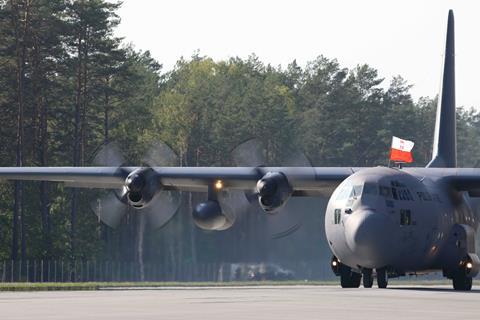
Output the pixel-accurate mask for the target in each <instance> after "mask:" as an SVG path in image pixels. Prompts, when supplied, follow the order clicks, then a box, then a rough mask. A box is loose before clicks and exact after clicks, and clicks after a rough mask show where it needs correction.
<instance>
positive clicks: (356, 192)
mask: <svg viewBox="0 0 480 320" xmlns="http://www.w3.org/2000/svg"><path fill="white" fill-rule="evenodd" d="M362 190H363V186H362V185H356V186H353V188H352V192H351V193H350V198H360V197H361V196H362Z"/></svg>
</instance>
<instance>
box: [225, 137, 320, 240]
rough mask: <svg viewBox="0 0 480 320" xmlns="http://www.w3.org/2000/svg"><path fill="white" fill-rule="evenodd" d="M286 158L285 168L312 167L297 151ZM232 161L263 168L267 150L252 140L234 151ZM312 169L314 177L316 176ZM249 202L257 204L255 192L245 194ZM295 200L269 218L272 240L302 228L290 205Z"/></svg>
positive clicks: (260, 143)
mask: <svg viewBox="0 0 480 320" xmlns="http://www.w3.org/2000/svg"><path fill="white" fill-rule="evenodd" d="M286 154H287V156H286V158H285V159H284V160H283V161H281V163H282V165H283V166H287V167H312V164H311V162H310V160H309V159H308V158H307V157H306V155H305V154H304V153H303V152H299V151H296V150H293V151H290V152H287V153H286ZM232 159H233V161H234V162H235V164H236V165H237V166H242V167H243V166H245V167H246V166H250V167H261V166H264V165H265V164H266V163H267V161H266V157H265V148H264V146H263V144H262V142H261V141H260V140H259V139H256V138H255V139H250V140H247V141H245V142H244V143H242V144H240V145H239V146H238V147H236V148H235V149H233V151H232ZM314 173H315V172H314V169H313V167H312V176H314ZM244 196H245V197H246V199H247V201H248V202H250V203H256V202H257V201H258V196H257V194H256V193H255V191H247V192H245V193H244ZM292 200H293V199H289V200H288V202H287V203H286V204H285V206H284V207H283V208H281V209H280V210H279V212H278V213H276V214H274V215H271V216H269V218H268V221H269V222H268V224H267V230H268V233H269V235H270V237H271V238H272V239H281V238H285V237H288V236H290V235H291V234H293V233H295V232H296V231H298V230H299V229H301V227H302V222H301V219H300V217H299V215H298V214H297V212H294V211H297V210H292V208H293V207H295V206H294V205H293V206H292V203H290V202H291V201H292Z"/></svg>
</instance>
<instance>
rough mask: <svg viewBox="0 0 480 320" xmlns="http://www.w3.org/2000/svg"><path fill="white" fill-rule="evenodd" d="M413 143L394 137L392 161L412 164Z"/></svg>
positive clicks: (391, 151)
mask: <svg viewBox="0 0 480 320" xmlns="http://www.w3.org/2000/svg"><path fill="white" fill-rule="evenodd" d="M413 146H414V143H413V141H409V140H404V139H400V138H398V137H392V147H391V148H390V160H391V161H397V162H406V163H412V162H413V156H412V149H413Z"/></svg>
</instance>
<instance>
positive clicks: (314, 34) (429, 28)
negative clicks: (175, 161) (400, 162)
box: [116, 0, 480, 109]
mask: <svg viewBox="0 0 480 320" xmlns="http://www.w3.org/2000/svg"><path fill="white" fill-rule="evenodd" d="M449 9H453V10H454V14H455V29H456V30H455V34H456V54H455V55H456V72H457V74H456V88H457V96H456V98H457V106H464V107H467V108H469V107H476V108H479V109H480V94H479V92H478V91H480V90H479V89H480V79H479V75H478V73H479V71H480V59H479V57H480V34H479V31H480V1H476V0H456V1H452V0H436V1H433V0H402V1H388V0H362V1H359V0H357V1H355V0H335V1H333V0H331V1H321V0H316V1H315V0H295V1H291V0H276V1H274V0H241V1H238V0H236V1H234V0H223V1H222V0H201V1H199V0H161V1H160V0H123V6H122V7H121V9H120V10H119V11H118V14H119V16H120V18H121V20H122V22H121V24H120V26H119V27H118V28H117V30H116V35H117V36H121V37H124V40H125V41H126V42H129V43H132V44H133V45H134V46H135V48H136V49H137V50H143V51H145V50H149V51H150V52H151V53H152V56H153V57H154V58H155V59H157V60H158V61H159V62H160V63H162V64H163V66H164V71H168V70H171V69H172V68H173V67H174V65H175V62H176V61H177V60H178V59H179V58H180V57H182V56H183V57H185V58H188V57H191V56H192V54H193V53H194V52H195V51H197V50H199V51H200V54H201V55H207V56H209V57H212V58H213V59H215V60H222V59H228V58H229V57H237V56H238V57H241V58H247V57H248V56H249V55H250V54H252V53H255V54H256V55H257V56H258V57H259V58H260V60H261V61H263V62H265V63H270V64H272V65H275V66H278V65H281V66H282V67H286V66H287V65H288V64H289V63H290V62H292V61H293V60H294V59H296V60H297V63H299V64H300V65H302V66H305V64H306V63H307V62H308V61H311V60H314V59H315V58H316V57H317V56H319V55H324V56H326V57H327V58H336V59H337V60H338V61H339V63H340V65H341V66H342V67H347V68H353V67H355V66H356V65H358V64H364V63H366V64H368V65H370V66H372V67H373V68H375V69H377V70H378V71H379V75H380V76H381V77H382V78H385V85H388V83H389V81H390V80H391V78H392V77H393V76H395V75H401V76H402V77H404V78H405V79H406V80H407V81H408V83H409V84H412V85H413V88H412V89H411V93H412V96H413V97H414V99H415V100H416V99H418V98H419V97H422V96H429V97H434V96H435V95H436V94H438V92H439V88H440V78H441V73H442V60H443V51H444V47H445V35H446V23H447V15H448V10H449Z"/></svg>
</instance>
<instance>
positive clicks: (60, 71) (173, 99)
mask: <svg viewBox="0 0 480 320" xmlns="http://www.w3.org/2000/svg"><path fill="white" fill-rule="evenodd" d="M119 6H120V4H119V3H112V2H106V1H103V0H78V1H74V0H1V1H0V110H1V112H0V123H1V126H0V166H89V165H92V161H93V158H94V157H95V154H96V152H97V151H98V150H99V148H101V146H102V145H104V144H106V143H109V142H115V143H117V145H118V146H120V147H121V148H122V149H123V152H124V154H125V158H126V159H129V163H130V164H132V165H134V164H139V162H140V161H141V157H142V155H144V154H145V153H146V152H147V151H148V148H149V146H151V145H152V144H154V142H155V141H159V140H161V141H164V142H166V143H167V144H168V145H170V146H171V147H172V149H173V150H174V151H175V152H176V153H177V154H178V155H179V162H178V165H179V166H214V165H215V166H228V165H234V163H233V162H232V159H231V157H230V153H231V151H232V150H233V149H234V148H235V147H236V146H237V145H239V144H240V143H242V142H244V141H246V140H247V139H251V138H257V139H259V140H260V141H261V142H262V144H263V145H264V147H265V150H264V151H265V154H266V155H267V158H268V163H267V164H277V165H281V164H285V162H284V160H283V159H286V158H287V157H288V155H290V154H292V153H294V152H298V151H301V152H304V153H305V155H306V156H307V158H308V159H309V160H310V162H311V164H312V165H314V166H375V165H386V164H387V157H388V150H389V143H390V141H391V137H392V135H397V136H400V137H402V138H405V139H409V140H413V141H415V148H414V157H415V161H416V162H415V163H414V165H416V166H423V165H425V164H426V163H427V162H428V161H429V159H430V156H431V146H432V137H433V127H434V117H435V116H434V114H435V108H436V98H435V97H433V98H429V97H424V98H420V99H419V100H418V101H414V100H413V99H412V97H411V95H410V88H411V85H410V84H408V83H407V81H405V80H404V79H403V78H402V77H401V76H397V77H394V78H393V79H391V81H389V82H388V80H386V79H384V78H382V76H381V75H379V74H378V72H377V70H376V69H375V68H374V67H372V66H369V65H366V64H365V65H358V66H356V67H354V68H347V67H345V66H342V65H340V64H339V63H338V61H337V60H335V59H330V58H326V57H324V56H321V55H320V56H318V57H317V58H315V59H313V60H312V61H311V62H309V63H308V64H306V66H300V65H298V64H297V63H296V62H295V61H292V63H290V64H289V65H288V66H284V67H277V66H272V65H270V64H267V63H265V62H262V61H261V60H260V59H259V58H258V57H257V56H255V55H254V54H252V55H251V56H249V57H248V58H246V59H243V58H238V57H235V58H230V59H228V60H223V61H214V60H213V59H211V58H209V57H206V56H202V55H201V54H199V53H195V54H194V55H193V56H192V57H190V58H187V59H186V58H180V59H179V60H178V62H177V64H176V65H175V67H174V68H173V69H172V70H167V71H165V70H163V69H162V65H161V62H158V61H156V60H155V59H154V58H153V57H151V55H150V53H149V52H148V51H145V52H141V51H138V50H136V49H135V48H134V47H133V46H132V45H128V44H125V43H124V42H122V39H119V38H117V37H116V36H115V34H114V29H115V27H116V26H117V25H118V24H119V23H120V20H119V17H118V16H117V15H116V11H117V10H118V8H119ZM152 36H154V35H153V34H152ZM159 41H161V40H159ZM432 81H438V79H432ZM479 116H480V114H479V112H478V111H477V110H476V109H462V108H458V114H457V121H458V122H457V126H458V129H457V130H458V148H459V155H458V158H459V163H460V165H462V166H477V165H478V160H479V159H480V157H479V151H480V143H479V141H480V118H479ZM97 196H98V195H96V194H95V192H92V191H88V190H74V189H70V188H67V187H66V186H64V185H62V184H56V183H45V182H43V183H40V182H23V183H22V182H16V183H12V182H4V183H2V184H0V260H1V259H14V260H17V259H22V260H25V259H92V260H102V259H103V260H106V259H116V260H129V261H135V260H138V259H146V260H155V261H160V262H161V261H167V260H168V261H170V262H175V263H181V262H182V261H190V262H191V261H193V262H195V261H262V260H265V259H267V258H268V257H269V256H270V255H271V253H269V251H270V250H271V248H272V246H273V247H274V246H276V244H275V243H274V242H275V240H272V239H266V237H267V236H266V235H265V234H266V232H265V230H266V228H268V227H267V225H268V219H267V218H265V217H264V216H263V215H262V214H261V213H260V212H258V210H255V209H251V210H249V211H248V212H249V213H247V214H245V215H244V217H240V218H239V219H238V223H237V224H236V225H235V226H234V227H233V228H232V229H231V230H229V231H224V232H220V233H212V232H204V231H201V230H198V229H196V228H195V227H194V226H193V223H192V221H191V219H190V217H189V215H190V213H189V206H188V205H184V206H182V208H181V210H180V212H179V214H177V215H176V216H175V218H174V219H173V220H172V221H171V222H170V223H169V224H168V225H167V226H165V227H164V228H162V229H161V230H157V231H149V232H147V233H146V234H145V235H144V234H140V233H139V232H138V216H136V215H135V213H130V214H128V215H127V217H126V218H125V221H124V223H123V224H122V226H121V227H120V228H119V229H117V230H111V229H110V228H108V227H106V226H104V225H102V224H101V223H99V221H98V219H97V217H96V216H95V215H94V214H93V213H92V211H91V210H90V206H89V203H90V202H91V201H92V200H93V199H95V197H97ZM195 197H200V196H199V195H195ZM195 197H194V198H195ZM184 198H185V200H189V199H190V200H191V199H192V198H191V197H189V195H184ZM322 201H323V200H322ZM322 201H320V202H312V201H310V200H309V201H307V208H308V210H307V211H308V212H307V213H305V215H304V219H305V220H306V221H304V223H303V226H305V227H303V228H301V229H300V230H299V231H297V233H299V234H300V236H298V235H297V236H294V238H295V237H296V238H295V239H297V240H298V241H290V240H288V241H284V242H282V245H281V249H279V250H280V251H281V252H283V253H285V254H286V255H287V256H286V257H288V258H289V259H293V258H295V259H299V260H301V259H306V260H308V259H318V258H319V257H320V256H321V255H322V256H324V255H327V256H328V252H326V253H325V252H323V253H322V254H319V253H318V252H319V251H320V247H321V246H323V247H322V248H324V249H323V250H328V249H326V248H327V247H326V246H325V244H324V243H320V244H319V243H318V242H320V241H322V238H321V237H322V236H321V235H320V234H322V233H323V230H322V228H323V227H322V221H323V212H322V210H323V207H322V206H323V204H322V203H324V201H323V202H322ZM186 202H188V201H186ZM298 210H300V209H298ZM141 237H142V238H141ZM143 237H144V239H143ZM279 241H282V240H279ZM139 255H142V256H141V257H139Z"/></svg>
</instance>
